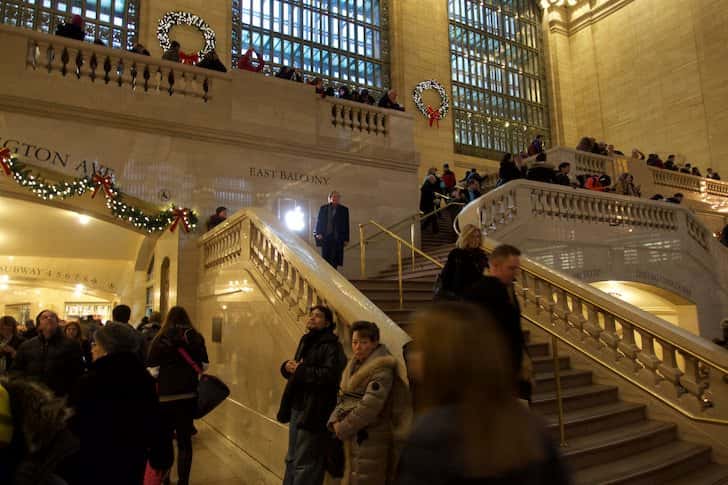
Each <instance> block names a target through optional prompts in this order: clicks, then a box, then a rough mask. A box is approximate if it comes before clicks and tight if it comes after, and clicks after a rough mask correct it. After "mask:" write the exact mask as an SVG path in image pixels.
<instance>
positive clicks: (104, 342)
mask: <svg viewBox="0 0 728 485" xmlns="http://www.w3.org/2000/svg"><path fill="white" fill-rule="evenodd" d="M94 340H96V342H98V343H99V344H100V345H101V346H102V347H103V348H104V350H105V351H106V353H107V354H118V353H120V352H137V351H138V346H139V339H138V338H137V334H136V331H135V330H133V329H132V328H131V327H129V326H127V325H123V324H120V323H109V324H106V325H105V326H104V327H102V328H100V329H99V330H97V331H96V333H95V334H94Z"/></svg>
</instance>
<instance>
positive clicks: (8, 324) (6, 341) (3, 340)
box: [0, 316, 25, 374]
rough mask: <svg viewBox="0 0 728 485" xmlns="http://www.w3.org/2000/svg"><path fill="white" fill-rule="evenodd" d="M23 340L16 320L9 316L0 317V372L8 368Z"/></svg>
mask: <svg viewBox="0 0 728 485" xmlns="http://www.w3.org/2000/svg"><path fill="white" fill-rule="evenodd" d="M23 342H25V339H23V337H21V336H20V335H19V334H18V322H17V321H16V320H15V319H14V318H13V317H10V316H4V317H2V318H0V374H3V373H5V372H7V371H8V370H10V367H11V366H12V364H13V358H14V357H15V354H16V352H17V351H18V348H19V347H20V344H22V343H23Z"/></svg>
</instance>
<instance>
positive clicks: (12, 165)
mask: <svg viewBox="0 0 728 485" xmlns="http://www.w3.org/2000/svg"><path fill="white" fill-rule="evenodd" d="M5 163H6V164H7V167H8V168H9V170H10V173H11V175H12V177H13V179H14V180H15V182H16V183H18V184H19V185H21V186H23V187H27V188H28V190H30V191H31V192H33V193H34V194H35V195H36V196H37V197H39V198H40V199H43V200H53V199H60V200H62V199H69V198H72V197H79V196H82V195H84V194H86V193H87V192H88V191H100V192H102V193H103V195H104V196H105V197H106V207H107V208H108V209H109V210H110V211H111V214H112V215H114V216H116V217H117V218H119V219H125V220H127V222H129V223H130V224H132V225H133V226H134V227H136V228H139V229H143V230H145V231H147V232H149V233H153V232H159V231H164V230H165V229H166V228H168V227H170V225H173V226H174V227H176V225H177V222H182V225H183V227H184V228H185V230H186V231H190V230H194V229H195V227H197V222H198V219H197V214H195V212H194V211H192V210H191V209H187V208H181V207H177V206H175V205H171V206H170V207H169V208H167V209H164V210H162V211H160V212H159V213H157V214H154V215H151V214H147V213H145V212H144V211H143V210H141V209H139V208H138V207H134V206H132V205H129V204H127V203H126V202H124V201H123V197H124V194H123V193H122V192H121V191H120V190H119V189H118V188H117V187H116V185H115V183H114V182H113V180H112V179H111V177H101V176H99V175H98V174H94V177H88V176H87V177H81V178H77V179H74V180H72V181H70V182H68V181H67V182H59V183H52V182H49V181H47V180H45V179H44V178H43V177H40V176H36V175H34V174H32V173H31V171H30V169H28V168H26V166H25V164H23V163H21V162H19V161H18V160H17V158H15V156H14V155H13V156H11V157H10V159H8V160H7V161H5ZM103 184H107V186H106V187H104V186H103Z"/></svg>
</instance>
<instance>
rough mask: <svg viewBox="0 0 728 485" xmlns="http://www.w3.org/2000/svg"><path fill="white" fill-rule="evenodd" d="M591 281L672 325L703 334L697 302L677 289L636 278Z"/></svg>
mask: <svg viewBox="0 0 728 485" xmlns="http://www.w3.org/2000/svg"><path fill="white" fill-rule="evenodd" d="M591 285H592V286H594V287H596V288H598V289H599V290H601V291H603V292H605V293H608V294H609V295H611V296H613V297H615V298H618V299H620V300H622V301H624V302H626V303H629V304H630V305H634V306H636V307H637V308H639V309H641V310H644V311H646V312H649V313H651V314H653V315H655V316H656V317H659V318H662V319H663V320H666V321H668V322H670V323H672V324H673V325H677V326H678V327H681V328H684V329H685V330H688V331H689V332H692V333H694V334H695V335H700V328H699V326H698V308H697V306H696V305H695V303H693V302H692V301H690V300H688V299H686V298H684V297H682V296H680V295H678V294H677V293H673V292H672V291H668V290H665V289H663V288H659V287H657V286H653V285H648V284H645V283H637V282H634V281H597V282H594V283H591Z"/></svg>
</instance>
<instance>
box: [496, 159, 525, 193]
mask: <svg viewBox="0 0 728 485" xmlns="http://www.w3.org/2000/svg"><path fill="white" fill-rule="evenodd" d="M519 178H521V169H519V168H518V166H517V165H516V162H515V161H514V160H513V155H511V154H510V153H506V154H505V155H503V159H502V160H501V162H500V168H499V169H498V182H496V185H497V186H501V185H503V184H506V183H508V182H510V181H511V180H517V179H519Z"/></svg>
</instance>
